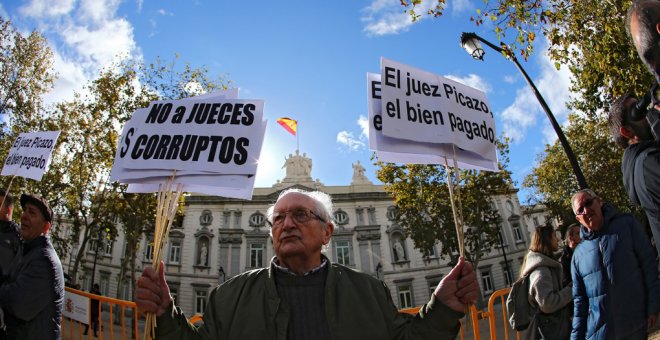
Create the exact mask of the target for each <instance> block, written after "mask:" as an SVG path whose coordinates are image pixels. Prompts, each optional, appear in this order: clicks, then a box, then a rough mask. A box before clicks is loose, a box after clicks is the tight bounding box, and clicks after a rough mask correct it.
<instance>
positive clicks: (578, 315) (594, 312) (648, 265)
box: [571, 189, 660, 340]
mask: <svg viewBox="0 0 660 340" xmlns="http://www.w3.org/2000/svg"><path fill="white" fill-rule="evenodd" d="M571 203H572V207H573V211H574V212H575V215H576V218H577V220H578V222H580V224H582V226H581V229H580V233H581V235H580V236H581V238H582V241H581V242H580V244H578V246H577V247H576V248H575V252H574V253H573V259H572V261H571V266H572V268H571V273H572V275H573V298H574V303H575V308H574V316H573V331H572V333H571V339H576V340H577V339H580V340H582V339H603V340H605V339H631V340H634V339H640V340H641V339H646V338H647V331H648V330H649V329H651V328H653V326H654V325H655V322H656V319H657V316H658V312H660V282H659V279H658V268H657V264H656V262H655V257H654V256H653V247H652V246H651V242H650V240H649V238H648V237H647V236H646V234H645V233H644V231H643V230H642V227H641V225H640V224H639V222H638V221H637V220H636V219H635V218H634V217H633V216H632V215H630V214H622V213H619V212H618V211H617V210H616V209H615V208H614V207H613V206H612V205H610V204H607V203H603V202H602V201H601V199H600V197H598V195H596V193H594V192H593V191H591V190H590V189H582V190H580V191H578V192H577V193H575V194H574V195H573V197H572V198H571Z"/></svg>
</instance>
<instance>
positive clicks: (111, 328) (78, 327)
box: [62, 287, 139, 340]
mask: <svg viewBox="0 0 660 340" xmlns="http://www.w3.org/2000/svg"><path fill="white" fill-rule="evenodd" d="M65 289H66V291H67V292H69V293H73V294H77V295H80V296H84V297H88V298H89V299H90V300H89V303H90V306H89V309H90V310H91V308H92V306H91V303H92V299H94V300H98V301H99V326H98V327H99V332H98V334H99V339H100V340H103V336H104V335H108V336H109V338H110V339H112V340H114V339H115V333H118V334H117V336H119V335H121V339H123V340H125V339H127V334H126V333H127V332H126V330H127V327H126V309H130V310H131V311H132V317H131V319H132V321H133V322H132V323H133V327H134V329H133V332H130V325H129V333H132V334H128V336H129V338H131V339H137V335H138V334H139V333H138V322H137V316H138V310H137V305H136V304H135V302H132V301H125V300H119V299H114V298H110V297H106V296H102V295H96V294H92V293H88V292H84V291H82V290H77V289H73V288H70V287H65ZM105 306H107V307H108V313H109V315H110V317H109V320H108V322H106V323H105V324H104V322H103V321H104V320H103V318H102V317H101V312H102V311H103V309H104V307H105ZM114 307H118V308H121V311H120V312H118V311H117V310H115V309H113V308H114ZM115 313H119V314H120V315H119V318H120V320H121V321H120V322H119V325H115V324H114V321H115V320H113V318H114V317H115ZM115 326H117V327H118V328H120V329H118V330H116V329H115ZM89 328H92V327H91V324H90V325H89ZM85 329H87V325H85V324H83V323H80V322H78V321H76V320H72V319H69V318H67V317H64V316H62V339H84V338H86V337H87V338H89V339H93V333H94V332H93V330H91V329H90V330H88V332H87V335H84V334H83V331H84V330H85Z"/></svg>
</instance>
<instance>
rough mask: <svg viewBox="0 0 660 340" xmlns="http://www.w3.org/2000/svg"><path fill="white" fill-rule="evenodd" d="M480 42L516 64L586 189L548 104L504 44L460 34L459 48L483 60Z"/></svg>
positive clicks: (573, 157) (582, 175)
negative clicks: (494, 43) (499, 45)
mask: <svg viewBox="0 0 660 340" xmlns="http://www.w3.org/2000/svg"><path fill="white" fill-rule="evenodd" d="M480 41H481V42H483V43H484V44H486V45H488V47H490V48H492V49H494V50H495V51H497V52H499V53H504V54H505V55H506V57H507V58H508V59H510V60H512V61H513V63H514V64H516V67H518V70H520V73H522V75H523V77H525V80H526V81H527V84H529V86H530V87H531V88H532V92H534V95H535V96H536V99H537V100H538V101H539V103H540V104H541V107H543V111H545V114H546V116H548V119H549V120H550V124H552V128H553V129H555V133H556V134H557V137H558V138H559V142H560V143H561V146H562V147H563V148H564V152H565V153H566V157H568V161H569V163H571V167H572V168H573V173H575V178H576V179H577V182H578V185H579V187H580V189H586V188H588V186H587V181H586V180H585V178H584V174H582V170H581V169H580V165H579V164H578V162H577V159H576V158H575V154H573V149H571V145H570V144H569V143H568V140H567V139H566V136H565V135H564V132H563V131H562V130H561V126H559V124H558V123H557V120H556V119H555V116H554V115H553V114H552V111H550V107H548V104H546V102H545V99H543V97H542V96H541V93H540V92H539V90H538V89H537V88H536V85H534V83H533V82H532V79H530V78H529V76H528V75H527V72H525V70H524V69H523V68H522V66H521V65H520V63H518V59H516V56H515V55H514V54H513V53H512V52H511V51H510V50H509V49H508V48H507V47H506V46H505V45H504V44H503V45H502V47H503V48H502V47H498V46H495V45H493V44H492V43H490V42H489V41H487V40H486V39H484V38H482V37H480V36H478V35H477V34H475V33H465V32H464V33H463V34H461V46H462V47H463V48H464V49H465V50H466V51H467V52H468V54H470V55H471V56H472V58H474V59H478V60H484V54H485V52H484V49H483V48H482V47H481V44H480V43H479V42H480Z"/></svg>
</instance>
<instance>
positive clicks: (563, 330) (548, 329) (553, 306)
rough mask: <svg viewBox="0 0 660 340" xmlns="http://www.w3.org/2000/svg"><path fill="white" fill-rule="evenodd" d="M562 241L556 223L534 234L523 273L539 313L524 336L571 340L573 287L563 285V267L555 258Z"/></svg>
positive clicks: (527, 337) (531, 338) (530, 297)
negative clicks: (570, 308) (558, 236)
mask: <svg viewBox="0 0 660 340" xmlns="http://www.w3.org/2000/svg"><path fill="white" fill-rule="evenodd" d="M557 250H559V240H558V239H557V234H556V233H555V231H554V229H553V228H552V226H540V227H538V228H536V231H535V232H534V234H533V235H532V241H531V243H530V245H529V253H527V256H526V257H525V261H524V263H523V266H522V269H521V272H520V275H521V277H522V276H524V275H527V274H529V279H530V280H529V303H530V304H531V305H532V306H534V307H536V310H537V312H536V316H535V317H534V318H533V319H532V322H531V324H530V325H529V327H528V328H527V329H526V330H524V331H522V332H521V339H526V340H536V339H548V340H555V339H568V338H569V336H570V333H571V324H570V318H569V311H568V308H565V307H566V306H567V305H568V303H569V302H571V300H572V299H573V295H572V291H571V287H570V286H567V287H562V275H563V274H562V266H561V264H560V263H559V261H557V260H555V256H554V254H555V252H556V251H557Z"/></svg>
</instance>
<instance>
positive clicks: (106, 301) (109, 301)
mask: <svg viewBox="0 0 660 340" xmlns="http://www.w3.org/2000/svg"><path fill="white" fill-rule="evenodd" d="M65 289H66V290H67V291H68V292H71V293H74V294H78V295H81V296H85V297H88V298H90V309H91V299H96V300H99V302H100V303H99V315H101V311H102V310H103V308H104V307H105V306H106V305H107V306H108V307H109V308H108V311H109V316H110V317H109V320H108V322H106V324H107V327H105V325H104V324H103V319H102V318H101V317H99V339H101V340H103V336H104V335H106V334H107V335H108V336H109V338H110V339H112V340H114V339H115V333H118V334H121V339H123V340H125V339H127V334H126V333H127V331H126V330H127V327H126V326H127V325H126V322H125V321H126V309H130V310H131V311H132V317H131V319H132V320H133V328H134V329H133V332H132V334H130V335H128V336H129V338H130V339H138V337H137V335H138V334H140V333H139V332H138V322H137V319H136V317H137V315H138V310H137V305H136V304H135V302H132V301H125V300H119V299H114V298H109V297H105V296H101V295H96V294H91V293H88V292H84V291H81V290H76V289H73V288H69V287H66V288H65ZM509 290H510V288H504V289H500V290H498V291H495V292H494V293H493V294H492V295H491V296H490V298H489V299H488V309H487V310H485V311H482V310H477V309H476V308H475V306H474V305H471V306H470V317H469V318H468V320H469V321H468V322H471V323H472V331H473V332H472V334H473V336H474V337H473V339H474V340H480V338H481V335H480V328H479V320H484V319H488V325H489V331H490V339H491V340H496V339H497V334H498V332H497V321H498V320H496V319H497V316H498V315H497V314H500V316H501V322H502V323H501V325H502V329H503V335H504V340H509V332H510V331H511V332H515V331H513V330H511V328H510V327H509V322H508V320H507V317H506V303H505V300H506V297H507V295H508V294H509ZM498 301H499V302H500V305H501V313H496V311H495V308H496V307H495V304H496V303H497V302H498ZM116 306H118V307H119V308H121V313H120V314H121V316H120V318H121V322H120V325H114V322H113V317H115V313H113V307H116ZM419 309H420V307H413V308H406V309H402V310H400V312H402V313H407V314H417V313H418V312H419ZM188 321H189V322H190V323H191V324H198V323H200V322H203V320H202V315H200V314H196V315H194V316H193V317H191V318H190V319H189V320H188ZM115 326H117V327H118V328H120V329H119V330H115ZM465 326H466V325H465V324H464V321H463V319H461V328H460V333H459V334H460V336H461V340H465V336H466V335H465V332H464V331H465V329H464V328H465ZM86 327H87V325H85V324H82V323H80V322H78V321H75V320H71V319H69V318H66V317H64V316H63V317H62V338H63V339H85V338H86V337H88V338H89V339H92V336H93V332H91V331H90V332H88V335H87V336H85V335H84V334H83V331H84V330H85V329H86ZM129 328H130V325H129ZM515 333H516V339H518V340H520V333H518V332H515Z"/></svg>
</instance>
